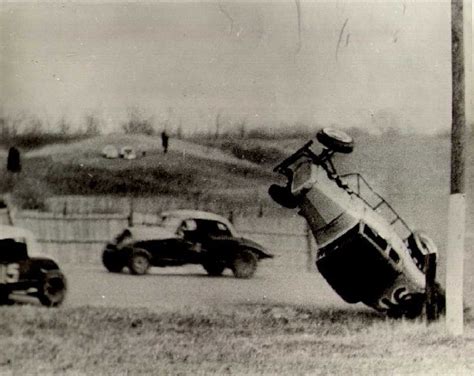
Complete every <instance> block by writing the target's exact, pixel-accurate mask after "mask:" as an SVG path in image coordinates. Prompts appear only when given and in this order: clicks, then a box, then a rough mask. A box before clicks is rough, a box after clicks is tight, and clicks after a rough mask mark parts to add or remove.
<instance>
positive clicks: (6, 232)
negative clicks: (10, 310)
mask: <svg viewBox="0 0 474 376" xmlns="http://www.w3.org/2000/svg"><path fill="white" fill-rule="evenodd" d="M12 293H17V294H22V295H28V296H32V297H35V298H38V299H39V301H40V302H41V304H43V305H45V306H48V307H54V306H58V305H60V304H61V303H62V302H63V300H64V298H65V297H66V278H65V276H64V274H63V272H62V271H61V270H60V268H59V266H58V264H57V263H56V261H55V260H53V259H52V258H50V257H47V256H45V255H43V254H42V252H41V249H40V247H39V244H38V243H37V241H36V239H35V237H34V235H33V233H32V232H31V231H28V230H26V229H23V228H19V227H14V226H5V225H0V304H6V303H8V302H10V301H11V294H12Z"/></svg>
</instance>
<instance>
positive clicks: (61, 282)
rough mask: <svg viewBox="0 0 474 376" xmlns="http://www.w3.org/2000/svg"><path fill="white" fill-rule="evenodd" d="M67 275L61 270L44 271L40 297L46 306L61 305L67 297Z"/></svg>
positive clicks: (39, 291)
mask: <svg viewBox="0 0 474 376" xmlns="http://www.w3.org/2000/svg"><path fill="white" fill-rule="evenodd" d="M66 291H67V284H66V277H65V276H64V274H63V273H61V272H60V271H59V270H48V271H47V272H46V273H44V275H43V278H42V281H41V284H40V286H39V288H38V298H39V301H40V303H41V304H42V305H44V306H46V307H57V306H59V305H60V304H61V303H62V302H63V301H64V298H65V297H66Z"/></svg>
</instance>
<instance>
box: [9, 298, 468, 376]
mask: <svg viewBox="0 0 474 376" xmlns="http://www.w3.org/2000/svg"><path fill="white" fill-rule="evenodd" d="M0 327H1V330H0V374H1V375H8V374H13V375H36V374H38V375H39V374H41V375H50V374H57V375H82V374H87V375H138V374H155V375H178V374H180V375H208V374H216V375H226V374H232V375H239V374H240V375H256V374H259V375H262V374H263V375H308V374H312V375H369V374H371V375H374V374H376V375H408V374H410V375H471V374H473V372H474V358H472V354H473V353H474V322H473V321H472V320H469V321H468V322H467V324H466V331H465V335H464V336H463V337H462V338H451V337H448V336H447V335H446V333H445V330H444V326H443V325H442V324H441V323H440V324H434V325H430V326H426V324H425V323H423V322H406V321H390V320H386V319H384V318H382V317H380V316H378V315H377V314H376V313H370V312H367V311H364V312H362V311H361V312H357V311H344V310H340V311H339V310H314V309H311V310H310V309H306V308H304V307H289V306H266V305H247V306H238V307H235V308H232V309H212V308H199V309H197V308H195V309H192V308H190V309H188V310H186V311H180V312H175V311H164V312H153V311H147V310H143V309H103V308H92V307H83V308H68V309H50V310H48V309H44V308H39V307H31V306H21V307H5V308H1V309H0Z"/></svg>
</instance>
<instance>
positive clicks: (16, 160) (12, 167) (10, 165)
mask: <svg viewBox="0 0 474 376" xmlns="http://www.w3.org/2000/svg"><path fill="white" fill-rule="evenodd" d="M7 170H8V171H10V172H13V173H18V172H20V171H21V160H20V151H19V150H18V149H17V148H16V147H14V146H12V147H11V148H10V150H8V157H7Z"/></svg>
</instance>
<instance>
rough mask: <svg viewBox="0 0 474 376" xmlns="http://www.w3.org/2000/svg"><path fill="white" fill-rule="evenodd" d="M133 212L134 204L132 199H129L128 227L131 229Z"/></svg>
mask: <svg viewBox="0 0 474 376" xmlns="http://www.w3.org/2000/svg"><path fill="white" fill-rule="evenodd" d="M133 211H134V202H133V197H131V198H130V212H129V214H128V226H129V227H133V222H134V221H133Z"/></svg>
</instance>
